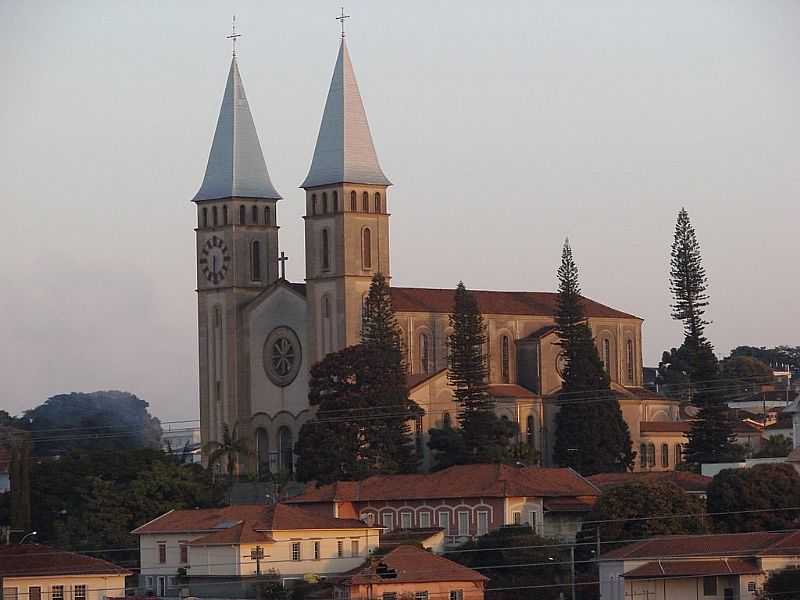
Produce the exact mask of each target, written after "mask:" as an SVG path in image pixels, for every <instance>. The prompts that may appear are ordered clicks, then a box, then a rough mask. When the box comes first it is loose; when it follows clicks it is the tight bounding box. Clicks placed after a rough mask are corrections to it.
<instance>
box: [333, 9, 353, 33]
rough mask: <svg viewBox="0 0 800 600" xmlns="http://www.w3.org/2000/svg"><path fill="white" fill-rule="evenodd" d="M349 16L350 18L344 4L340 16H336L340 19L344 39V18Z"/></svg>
mask: <svg viewBox="0 0 800 600" xmlns="http://www.w3.org/2000/svg"><path fill="white" fill-rule="evenodd" d="M349 18H350V15H346V14H344V6H342V14H341V15H339V16H338V17H336V20H337V21H339V23H340V24H341V26H342V39H344V35H345V34H344V20H345V19H349Z"/></svg>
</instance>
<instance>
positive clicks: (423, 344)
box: [419, 333, 430, 375]
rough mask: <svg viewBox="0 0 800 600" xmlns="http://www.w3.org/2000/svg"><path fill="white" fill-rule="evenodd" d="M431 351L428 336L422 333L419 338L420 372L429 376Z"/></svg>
mask: <svg viewBox="0 0 800 600" xmlns="http://www.w3.org/2000/svg"><path fill="white" fill-rule="evenodd" d="M429 360H430V349H429V346H428V336H427V335H425V334H424V333H421V334H420V336H419V372H420V373H424V374H425V375H427V374H428V371H429V369H430V363H429Z"/></svg>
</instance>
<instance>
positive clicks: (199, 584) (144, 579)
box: [132, 504, 381, 598]
mask: <svg viewBox="0 0 800 600" xmlns="http://www.w3.org/2000/svg"><path fill="white" fill-rule="evenodd" d="M132 533H133V534H135V535H137V536H138V537H139V551H140V564H141V573H140V581H139V585H140V588H141V590H142V591H143V592H144V593H146V594H149V593H153V594H155V595H157V596H159V597H165V596H178V595H179V593H180V591H181V589H188V592H187V593H188V594H189V595H192V596H203V597H209V596H211V597H225V595H226V594H227V595H230V597H235V598H248V597H252V596H253V595H254V594H255V587H254V585H255V583H256V582H257V579H258V578H263V576H266V575H274V577H275V579H276V580H279V581H282V582H287V581H290V580H297V579H303V578H307V577H314V578H319V577H327V576H331V575H336V574H340V573H344V572H346V571H349V570H350V569H353V568H355V567H357V566H358V565H360V564H361V563H363V561H364V559H365V558H366V557H367V556H369V555H370V554H371V553H372V552H373V551H374V550H375V549H376V548H377V547H378V546H379V545H380V533H381V529H380V528H379V527H376V526H370V525H367V524H366V523H364V522H362V521H359V520H358V519H354V518H337V517H334V516H332V515H324V514H321V513H320V512H315V511H309V510H306V509H304V508H302V507H300V506H289V505H286V504H274V505H237V506H226V507H223V508H208V509H195V510H173V511H170V512H168V513H165V514H163V515H161V516H160V517H157V518H155V519H153V520H152V521H150V522H149V523H145V524H144V525H142V526H141V527H138V528H137V529H134V530H133V532H132Z"/></svg>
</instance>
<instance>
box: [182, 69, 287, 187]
mask: <svg viewBox="0 0 800 600" xmlns="http://www.w3.org/2000/svg"><path fill="white" fill-rule="evenodd" d="M230 197H243V198H269V199H274V200H278V199H280V197H281V196H280V194H278V192H277V191H276V190H275V187H274V186H273V185H272V181H270V178H269V173H268V172H267V165H266V163H265V162H264V155H263V153H262V152H261V144H260V143H259V141H258V134H257V133H256V127H255V124H254V123H253V116H252V114H250V105H249V104H248V103H247V96H246V95H245V93H244V86H243V85H242V77H241V75H240V74H239V64H238V62H237V61H236V55H235V54H234V56H233V59H232V60H231V68H230V72H229V73H228V82H227V84H226V85H225V95H224V97H223V98H222V107H221V108H220V111H219V119H218V120H217V129H216V131H215V132H214V141H213V142H212V144H211V152H210V154H209V156H208V166H207V167H206V175H205V177H204V178H203V184H202V185H201V186H200V191H198V192H197V195H195V197H194V198H193V200H192V201H193V202H199V201H201V200H213V199H217V198H230Z"/></svg>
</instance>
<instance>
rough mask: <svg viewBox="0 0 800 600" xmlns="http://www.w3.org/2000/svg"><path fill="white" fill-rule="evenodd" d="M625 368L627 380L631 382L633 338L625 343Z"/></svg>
mask: <svg viewBox="0 0 800 600" xmlns="http://www.w3.org/2000/svg"><path fill="white" fill-rule="evenodd" d="M625 368H626V370H627V372H628V382H629V383H633V340H628V341H627V342H626V344H625Z"/></svg>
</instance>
